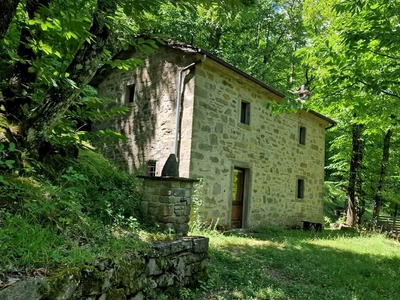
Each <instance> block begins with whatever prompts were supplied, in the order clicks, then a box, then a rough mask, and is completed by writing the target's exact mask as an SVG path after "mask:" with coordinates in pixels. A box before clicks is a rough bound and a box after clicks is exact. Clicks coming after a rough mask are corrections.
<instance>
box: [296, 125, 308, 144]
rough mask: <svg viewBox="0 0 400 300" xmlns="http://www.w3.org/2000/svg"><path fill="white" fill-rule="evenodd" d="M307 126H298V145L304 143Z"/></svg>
mask: <svg viewBox="0 0 400 300" xmlns="http://www.w3.org/2000/svg"><path fill="white" fill-rule="evenodd" d="M306 137H307V128H306V127H305V126H299V140H298V142H299V145H303V146H305V145H306V140H307V138H306Z"/></svg>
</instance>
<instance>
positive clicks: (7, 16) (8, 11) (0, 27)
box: [0, 0, 21, 41]
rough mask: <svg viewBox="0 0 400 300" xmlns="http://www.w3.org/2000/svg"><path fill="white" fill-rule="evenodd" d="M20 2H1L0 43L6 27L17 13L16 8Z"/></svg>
mask: <svg viewBox="0 0 400 300" xmlns="http://www.w3.org/2000/svg"><path fill="white" fill-rule="evenodd" d="M19 2H21V0H3V1H2V4H1V9H0V41H1V40H2V39H3V38H4V36H5V34H6V32H7V30H8V27H10V24H11V21H12V19H13V18H14V16H15V12H16V11H17V6H18V4H19Z"/></svg>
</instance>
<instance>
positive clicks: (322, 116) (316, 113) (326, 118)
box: [306, 109, 337, 130]
mask: <svg viewBox="0 0 400 300" xmlns="http://www.w3.org/2000/svg"><path fill="white" fill-rule="evenodd" d="M306 111H307V110H306ZM308 112H309V113H311V114H313V115H314V116H316V117H318V118H320V119H322V120H325V121H327V122H328V123H329V124H330V125H329V126H327V127H325V130H328V129H329V128H332V127H333V126H335V125H336V124H337V122H336V121H334V120H332V119H331V118H328V117H326V116H324V115H322V114H320V113H318V112H316V111H314V110H312V109H310V110H308Z"/></svg>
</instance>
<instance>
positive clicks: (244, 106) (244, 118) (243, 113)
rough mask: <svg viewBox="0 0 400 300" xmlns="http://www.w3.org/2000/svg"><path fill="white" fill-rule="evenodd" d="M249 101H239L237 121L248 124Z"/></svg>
mask: <svg viewBox="0 0 400 300" xmlns="http://www.w3.org/2000/svg"><path fill="white" fill-rule="evenodd" d="M250 109H251V108H250V102H247V101H243V100H242V101H240V114H239V122H240V123H241V124H244V125H250Z"/></svg>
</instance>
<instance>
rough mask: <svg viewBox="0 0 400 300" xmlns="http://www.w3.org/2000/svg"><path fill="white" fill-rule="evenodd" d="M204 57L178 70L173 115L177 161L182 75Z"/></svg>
mask: <svg viewBox="0 0 400 300" xmlns="http://www.w3.org/2000/svg"><path fill="white" fill-rule="evenodd" d="M206 58H207V57H206V55H204V56H203V58H202V59H199V60H198V61H196V62H194V63H191V64H190V65H187V66H186V67H183V68H179V70H178V84H177V87H176V115H175V139H174V154H175V157H176V159H177V160H178V161H179V159H178V135H179V117H180V114H181V94H182V73H183V72H184V71H186V70H190V69H192V68H194V67H195V66H196V65H198V64H199V63H201V62H203V61H205V60H206Z"/></svg>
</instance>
